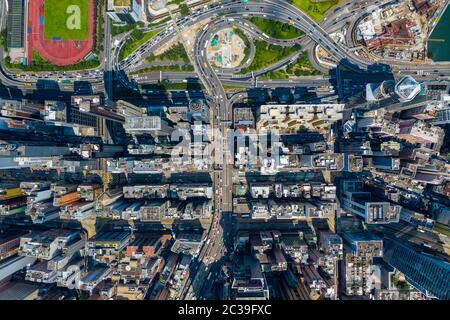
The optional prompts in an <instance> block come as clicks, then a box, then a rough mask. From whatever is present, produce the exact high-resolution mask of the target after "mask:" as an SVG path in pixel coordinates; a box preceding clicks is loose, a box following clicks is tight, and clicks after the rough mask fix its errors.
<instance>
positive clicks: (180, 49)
mask: <svg viewBox="0 0 450 320" xmlns="http://www.w3.org/2000/svg"><path fill="white" fill-rule="evenodd" d="M145 60H146V61H147V62H154V61H156V62H158V61H169V62H170V61H173V62H175V61H181V62H184V63H189V57H188V55H187V53H186V50H185V49H184V46H183V45H182V44H181V43H178V44H176V45H174V46H173V47H172V48H170V49H169V50H167V51H165V52H164V53H163V54H160V55H157V56H155V55H153V54H152V55H151V56H149V57H148V58H147V59H145Z"/></svg>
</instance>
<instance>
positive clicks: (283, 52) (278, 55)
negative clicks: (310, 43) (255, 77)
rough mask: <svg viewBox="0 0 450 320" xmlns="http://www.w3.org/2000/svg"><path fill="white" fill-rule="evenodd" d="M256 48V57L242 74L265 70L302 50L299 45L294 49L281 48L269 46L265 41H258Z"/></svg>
mask: <svg viewBox="0 0 450 320" xmlns="http://www.w3.org/2000/svg"><path fill="white" fill-rule="evenodd" d="M255 47H256V53H255V57H254V59H253V61H252V63H251V64H250V65H249V66H248V67H247V68H244V69H242V70H241V71H242V73H248V72H251V71H256V70H260V69H263V68H265V67H268V66H270V65H272V64H274V63H275V62H277V61H280V60H281V59H283V58H286V57H288V56H290V55H291V54H293V53H294V52H296V51H298V50H300V46H298V45H295V46H293V47H281V46H275V45H270V44H267V43H266V42H264V41H256V42H255Z"/></svg>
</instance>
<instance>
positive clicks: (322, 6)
mask: <svg viewBox="0 0 450 320" xmlns="http://www.w3.org/2000/svg"><path fill="white" fill-rule="evenodd" d="M288 2H290V3H292V4H293V5H294V6H296V7H297V8H299V9H300V10H302V11H303V12H305V13H306V14H307V15H309V16H310V17H311V18H313V19H314V20H316V21H320V20H322V18H323V17H324V16H325V13H326V12H327V11H328V10H330V8H331V7H333V6H335V5H336V4H338V3H339V0H325V1H314V0H288Z"/></svg>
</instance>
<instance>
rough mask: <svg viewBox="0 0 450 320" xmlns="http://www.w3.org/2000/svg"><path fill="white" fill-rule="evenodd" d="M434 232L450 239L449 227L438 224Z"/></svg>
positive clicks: (435, 225)
mask: <svg viewBox="0 0 450 320" xmlns="http://www.w3.org/2000/svg"><path fill="white" fill-rule="evenodd" d="M433 230H434V231H436V232H439V233H442V234H444V235H446V236H448V237H450V227H447V226H446V225H443V224H440V223H437V222H436V223H435V224H434V226H433Z"/></svg>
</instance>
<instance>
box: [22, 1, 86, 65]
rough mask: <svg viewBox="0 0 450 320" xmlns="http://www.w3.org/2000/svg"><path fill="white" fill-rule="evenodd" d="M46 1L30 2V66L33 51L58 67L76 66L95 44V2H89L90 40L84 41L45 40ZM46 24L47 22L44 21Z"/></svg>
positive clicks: (28, 53) (28, 31) (28, 32)
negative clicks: (42, 22) (42, 21)
mask: <svg viewBox="0 0 450 320" xmlns="http://www.w3.org/2000/svg"><path fill="white" fill-rule="evenodd" d="M44 2H45V0H28V30H27V34H28V52H27V56H28V60H27V61H28V64H30V63H31V60H32V56H33V50H36V51H37V52H38V53H39V54H40V56H41V57H42V58H44V59H45V60H47V61H49V62H51V63H52V64H55V65H58V66H67V65H71V64H76V63H77V62H79V61H80V60H82V59H83V58H84V57H85V56H86V55H87V54H88V53H89V52H90V51H91V49H92V46H93V44H94V0H89V38H88V39H87V40H84V41H74V40H45V39H44V25H43V24H41V17H42V19H44V18H43V17H44ZM44 23H45V21H44Z"/></svg>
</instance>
